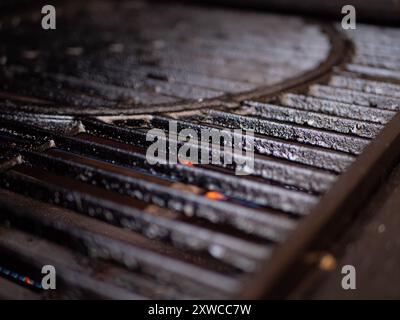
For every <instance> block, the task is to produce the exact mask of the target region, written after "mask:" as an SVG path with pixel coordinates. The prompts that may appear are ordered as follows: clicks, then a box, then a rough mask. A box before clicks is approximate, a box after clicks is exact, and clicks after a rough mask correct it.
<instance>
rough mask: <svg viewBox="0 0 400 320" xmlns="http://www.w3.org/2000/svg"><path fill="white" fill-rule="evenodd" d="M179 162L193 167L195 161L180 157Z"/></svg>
mask: <svg viewBox="0 0 400 320" xmlns="http://www.w3.org/2000/svg"><path fill="white" fill-rule="evenodd" d="M179 163H180V164H183V165H184V166H188V167H193V162H191V161H189V160H186V159H179Z"/></svg>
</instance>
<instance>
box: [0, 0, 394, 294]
mask: <svg viewBox="0 0 400 320" xmlns="http://www.w3.org/2000/svg"><path fill="white" fill-rule="evenodd" d="M10 7H11V8H12V10H11V9H10V10H9V11H6V14H5V15H4V16H3V17H2V24H1V29H0V34H1V38H2V39H4V40H2V42H1V44H0V64H1V66H0V67H1V73H0V77H1V80H0V104H1V110H0V123H1V126H0V149H1V152H0V221H1V225H0V252H1V255H0V279H1V281H0V283H1V284H2V285H1V286H0V297H3V298H30V299H79V298H111V299H190V298H195V299H232V298H262V297H273V298H275V297H279V298H281V297H288V296H289V295H290V293H291V292H293V290H294V289H295V288H296V287H298V285H299V283H301V282H302V281H304V279H305V278H306V275H308V274H310V273H311V270H313V268H315V266H317V267H318V266H319V267H320V268H322V269H323V268H324V266H325V268H328V269H329V266H330V265H334V264H335V262H334V257H332V255H331V254H329V246H330V245H331V243H332V241H334V240H333V239H336V237H337V236H338V234H340V233H341V232H342V230H343V229H348V228H349V225H351V223H349V221H351V218H352V217H354V216H356V214H357V212H359V211H360V210H361V208H362V206H363V205H364V204H365V202H367V200H368V199H369V197H370V196H371V194H372V193H373V192H374V190H376V188H378V186H379V184H380V183H381V181H382V180H384V179H385V177H386V175H387V174H388V173H389V172H390V171H391V169H392V168H393V167H394V166H395V165H396V162H397V160H398V158H399V153H400V150H399V148H397V145H398V143H399V139H400V135H399V133H400V128H399V125H398V123H399V120H400V119H399V116H398V115H396V114H397V111H398V110H399V109H400V59H399V58H398V56H399V53H400V40H399V39H400V29H397V28H395V27H388V26H376V25H370V24H361V23H358V24H357V29H356V30H348V31H344V30H343V29H342V28H341V26H340V25H339V24H336V22H323V21H321V20H310V19H306V18H302V17H301V16H286V15H282V14H279V13H269V12H265V11H250V10H237V9H235V10H234V9H229V8H220V7H209V6H200V5H193V4H192V5H187V4H185V5H183V4H165V3H158V2H156V3H154V2H146V1H106V0H97V1H96V0H93V1H86V2H85V3H83V4H82V3H79V2H67V1H60V2H58V3H57V5H56V8H57V29H56V30H43V29H41V27H40V20H41V18H42V15H41V14H40V10H39V9H38V7H37V6H35V5H33V6H32V7H24V8H22V7H17V8H14V7H13V6H12V5H10ZM171 121H175V122H176V124H177V127H178V130H182V129H193V130H194V131H195V132H197V133H198V134H200V132H201V130H205V131H208V132H212V131H215V130H221V129H238V128H240V129H249V130H254V132H255V135H254V151H255V158H254V170H253V171H252V173H251V174H250V175H235V170H236V169H238V168H237V166H236V165H235V164H228V163H224V162H223V161H221V163H220V164H219V165H217V164H207V165H203V164H193V163H190V162H187V161H180V162H178V163H176V164H174V163H167V164H156V165H152V164H150V163H148V161H147V160H146V150H147V149H148V147H149V146H150V145H151V144H152V141H148V140H147V139H146V134H147V132H148V130H150V129H160V130H162V131H163V132H165V133H166V143H167V145H168V146H169V147H170V146H171V145H172V144H177V145H178V146H179V145H182V141H178V140H173V138H172V139H171V138H170V137H169V136H168V129H169V123H170V122H171ZM229 132H231V133H230V136H229V138H232V139H233V138H234V135H235V133H233V131H229ZM198 147H199V149H200V151H202V150H201V148H202V147H201V146H198ZM243 148H244V149H245V148H246V141H243ZM169 151H170V152H171V149H170V150H169ZM206 152H208V151H206ZM210 156H211V155H210ZM242 157H244V158H245V157H246V155H242ZM321 261H322V262H323V261H325V262H326V261H328V263H325V264H323V263H321ZM329 261H330V262H331V263H329ZM44 265H52V266H54V267H55V268H56V270H57V280H58V282H57V290H43V289H42V288H41V277H42V275H41V268H42V266H44ZM321 266H322V267H321ZM3 283H4V285H3Z"/></svg>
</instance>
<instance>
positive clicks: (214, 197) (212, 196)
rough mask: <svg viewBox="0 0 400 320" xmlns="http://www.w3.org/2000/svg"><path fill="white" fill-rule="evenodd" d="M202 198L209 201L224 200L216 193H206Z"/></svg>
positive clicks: (223, 197) (221, 195)
mask: <svg viewBox="0 0 400 320" xmlns="http://www.w3.org/2000/svg"><path fill="white" fill-rule="evenodd" d="M204 196H205V197H206V198H208V199H210V200H219V201H221V200H226V197H225V196H224V195H223V194H221V193H219V192H217V191H207V192H206V194H205V195H204Z"/></svg>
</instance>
